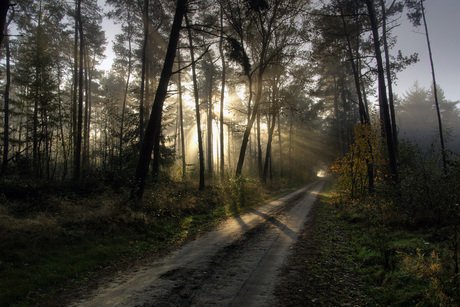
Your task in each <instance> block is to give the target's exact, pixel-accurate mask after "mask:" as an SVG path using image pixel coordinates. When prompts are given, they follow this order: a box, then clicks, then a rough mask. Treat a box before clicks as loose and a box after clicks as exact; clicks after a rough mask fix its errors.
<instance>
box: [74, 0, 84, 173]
mask: <svg viewBox="0 0 460 307" xmlns="http://www.w3.org/2000/svg"><path fill="white" fill-rule="evenodd" d="M77 18H78V32H79V36H80V60H79V71H78V114H77V140H76V144H75V159H74V174H73V179H74V181H79V180H80V175H81V174H80V173H81V145H82V144H81V143H82V126H83V58H84V44H83V23H82V18H81V0H78V11H77Z"/></svg>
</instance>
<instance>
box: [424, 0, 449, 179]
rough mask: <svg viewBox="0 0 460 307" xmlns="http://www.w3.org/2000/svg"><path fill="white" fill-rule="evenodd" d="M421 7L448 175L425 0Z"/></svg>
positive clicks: (443, 156)
mask: <svg viewBox="0 0 460 307" xmlns="http://www.w3.org/2000/svg"><path fill="white" fill-rule="evenodd" d="M420 7H421V10H422V17H423V24H424V26H425V36H426V43H427V45H428V53H429V56H430V65H431V76H432V78H433V95H434V102H435V106H436V114H437V116H438V127H439V140H440V142H441V155H442V169H443V171H444V175H447V157H446V148H445V146H444V133H443V131H442V120H441V110H440V109H439V101H438V90H437V85H436V74H435V72H434V63H433V54H432V53H431V43H430V36H429V34H428V25H427V22H426V16H425V8H424V6H423V0H420Z"/></svg>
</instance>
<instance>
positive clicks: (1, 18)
mask: <svg viewBox="0 0 460 307" xmlns="http://www.w3.org/2000/svg"><path fill="white" fill-rule="evenodd" d="M9 8H10V0H3V1H0V47H1V46H2V42H3V37H4V33H5V32H4V31H5V26H6V16H7V15H8V9H9Z"/></svg>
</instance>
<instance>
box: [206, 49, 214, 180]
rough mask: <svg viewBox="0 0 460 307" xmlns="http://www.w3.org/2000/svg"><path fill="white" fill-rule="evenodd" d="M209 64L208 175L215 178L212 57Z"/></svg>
mask: <svg viewBox="0 0 460 307" xmlns="http://www.w3.org/2000/svg"><path fill="white" fill-rule="evenodd" d="M209 58H210V59H209V62H210V68H209V76H208V77H209V84H208V86H209V89H208V116H207V129H208V133H207V143H208V145H207V150H208V154H207V156H208V174H209V177H210V178H212V176H213V164H214V161H213V142H212V132H213V131H212V120H213V117H214V114H213V102H212V88H213V83H214V76H213V70H214V67H213V64H212V58H211V56H210V57H209Z"/></svg>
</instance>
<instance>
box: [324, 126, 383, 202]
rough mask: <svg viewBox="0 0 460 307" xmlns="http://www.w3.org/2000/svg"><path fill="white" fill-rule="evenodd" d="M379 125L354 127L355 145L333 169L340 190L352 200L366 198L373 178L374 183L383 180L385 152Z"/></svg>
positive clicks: (336, 162)
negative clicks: (365, 195) (370, 179)
mask: <svg viewBox="0 0 460 307" xmlns="http://www.w3.org/2000/svg"><path fill="white" fill-rule="evenodd" d="M376 122H377V121H374V123H373V124H371V125H369V124H357V125H355V127H354V134H355V135H354V142H353V143H352V144H351V145H350V148H349V151H348V153H347V154H346V155H345V156H344V157H342V158H339V159H337V160H336V161H335V162H334V164H333V165H332V166H331V171H332V173H334V174H336V175H337V176H338V180H337V189H338V190H342V191H344V192H346V193H347V194H349V195H350V196H351V197H352V198H354V197H360V196H363V195H364V194H365V193H366V191H368V189H369V186H370V185H369V178H370V176H372V183H379V182H381V181H382V180H383V179H384V176H383V174H384V173H385V171H384V169H385V165H386V162H385V158H384V155H383V153H382V152H383V143H382V138H381V130H380V129H379V128H378V127H379V126H378V125H377V124H376Z"/></svg>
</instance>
